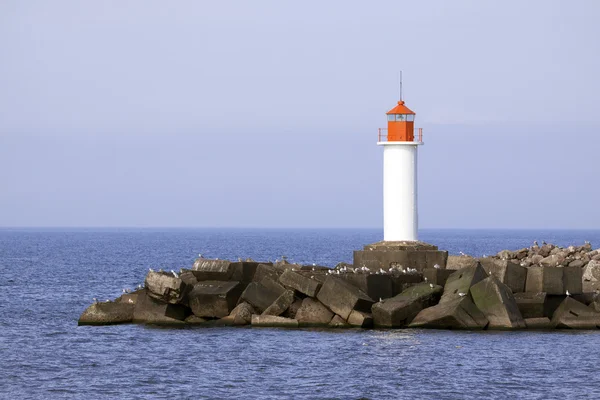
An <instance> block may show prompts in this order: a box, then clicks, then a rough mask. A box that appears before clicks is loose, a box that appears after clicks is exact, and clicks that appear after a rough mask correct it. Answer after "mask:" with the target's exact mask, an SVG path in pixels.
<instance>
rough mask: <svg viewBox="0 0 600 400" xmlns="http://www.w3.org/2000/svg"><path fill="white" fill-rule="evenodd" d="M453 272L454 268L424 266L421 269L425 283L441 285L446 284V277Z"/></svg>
mask: <svg viewBox="0 0 600 400" xmlns="http://www.w3.org/2000/svg"><path fill="white" fill-rule="evenodd" d="M453 273H454V270H452V269H442V268H425V269H424V270H423V278H424V280H425V282H427V283H431V284H433V285H440V286H442V287H443V286H444V285H445V284H446V281H447V280H448V277H449V276H450V275H452V274H453Z"/></svg>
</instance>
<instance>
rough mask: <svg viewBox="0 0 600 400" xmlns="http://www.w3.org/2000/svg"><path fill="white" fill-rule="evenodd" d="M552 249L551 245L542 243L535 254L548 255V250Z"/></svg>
mask: <svg viewBox="0 0 600 400" xmlns="http://www.w3.org/2000/svg"><path fill="white" fill-rule="evenodd" d="M551 251H552V247H551V246H550V245H548V244H545V245H543V246H542V247H540V249H539V250H538V252H537V255H539V256H542V258H544V257H548V256H549V255H550V252H551Z"/></svg>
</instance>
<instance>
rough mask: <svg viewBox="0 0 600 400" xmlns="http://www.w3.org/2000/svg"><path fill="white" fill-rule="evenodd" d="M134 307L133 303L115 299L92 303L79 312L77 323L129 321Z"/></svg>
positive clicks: (107, 323) (105, 323)
mask: <svg viewBox="0 0 600 400" xmlns="http://www.w3.org/2000/svg"><path fill="white" fill-rule="evenodd" d="M136 297H137V296H136ZM134 307H135V304H134V303H126V302H117V301H109V302H104V303H94V304H92V305H91V306H89V307H88V308H86V309H85V311H84V312H83V313H82V314H81V316H80V317H79V321H77V325H113V324H122V323H126V322H131V321H133V310H134Z"/></svg>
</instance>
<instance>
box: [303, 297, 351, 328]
mask: <svg viewBox="0 0 600 400" xmlns="http://www.w3.org/2000/svg"><path fill="white" fill-rule="evenodd" d="M332 318H333V313H332V312H331V311H330V310H329V309H328V308H327V307H325V306H324V305H323V304H322V303H321V302H320V301H319V300H316V299H313V298H310V297H307V298H305V299H304V300H302V304H301V306H300V308H299V309H298V311H297V312H296V320H297V321H298V324H299V325H300V326H322V325H327V324H329V323H330V322H331V319H332ZM344 322H345V321H344Z"/></svg>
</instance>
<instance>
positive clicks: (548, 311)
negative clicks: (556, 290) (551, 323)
mask: <svg viewBox="0 0 600 400" xmlns="http://www.w3.org/2000/svg"><path fill="white" fill-rule="evenodd" d="M566 297H567V296H565V295H564V294H559V295H554V294H546V303H544V317H548V318H550V319H552V316H553V315H554V311H556V309H557V308H558V306H560V305H561V303H562V302H563V301H564V300H565V298H566Z"/></svg>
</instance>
